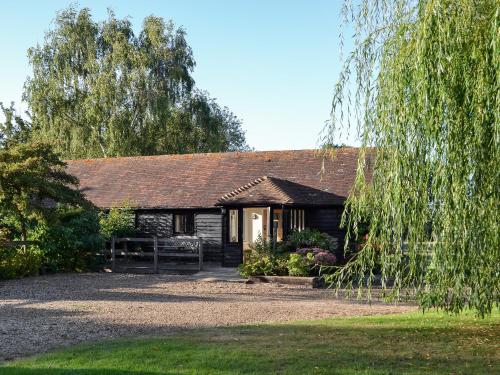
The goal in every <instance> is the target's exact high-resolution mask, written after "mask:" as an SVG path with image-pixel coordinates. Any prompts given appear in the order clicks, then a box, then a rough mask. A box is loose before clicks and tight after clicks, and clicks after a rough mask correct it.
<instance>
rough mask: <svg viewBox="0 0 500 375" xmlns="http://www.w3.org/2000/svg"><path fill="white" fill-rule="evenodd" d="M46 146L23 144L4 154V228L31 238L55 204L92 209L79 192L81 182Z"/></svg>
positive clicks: (0, 162) (0, 182)
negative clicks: (34, 227)
mask: <svg viewBox="0 0 500 375" xmlns="http://www.w3.org/2000/svg"><path fill="white" fill-rule="evenodd" d="M65 165H66V164H65V163H64V162H63V161H61V160H60V159H59V156H58V155H57V154H56V153H54V151H53V150H52V147H51V146H49V145H47V144H44V143H39V142H35V143H21V144H18V145H14V146H12V147H9V148H6V149H1V150H0V218H1V219H2V220H1V222H0V226H2V227H4V228H7V227H9V228H8V229H12V230H14V231H15V232H17V233H18V235H19V237H20V238H21V239H22V240H26V239H27V238H28V228H29V224H30V223H31V222H32V221H43V220H45V219H47V218H49V217H50V216H51V215H52V214H53V213H54V210H53V207H52V206H53V205H54V204H58V203H60V204H70V205H73V206H85V207H90V206H91V204H90V203H89V202H88V201H87V200H86V199H85V198H84V197H83V194H82V193H81V192H80V191H79V190H77V189H76V187H77V184H78V180H77V179H76V177H73V176H71V175H69V174H68V173H66V171H65Z"/></svg>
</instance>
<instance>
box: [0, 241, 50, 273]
mask: <svg viewBox="0 0 500 375" xmlns="http://www.w3.org/2000/svg"><path fill="white" fill-rule="evenodd" d="M41 264H42V256H41V253H40V251H39V249H38V248H37V247H34V246H20V247H7V246H0V280H6V279H13V278H17V277H25V276H32V275H36V274H38V271H39V269H40V266H41Z"/></svg>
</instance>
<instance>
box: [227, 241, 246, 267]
mask: <svg viewBox="0 0 500 375" xmlns="http://www.w3.org/2000/svg"><path fill="white" fill-rule="evenodd" d="M242 262H243V253H242V245H241V244H239V243H226V244H225V245H224V261H223V265H224V266H225V267H236V266H239V265H240V264H241V263H242Z"/></svg>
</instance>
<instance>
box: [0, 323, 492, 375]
mask: <svg viewBox="0 0 500 375" xmlns="http://www.w3.org/2000/svg"><path fill="white" fill-rule="evenodd" d="M380 319H383V318H378V319H377V320H375V319H373V320H370V319H363V320H358V321H356V320H354V319H352V320H347V319H346V320H343V323H341V324H339V323H338V322H335V320H333V319H330V320H327V321H322V322H318V323H315V324H307V323H298V324H283V325H263V326H257V327H252V326H244V327H236V328H226V329H218V330H215V329H212V330H198V331H195V330H192V331H189V332H186V333H184V334H181V335H176V336H173V337H170V338H153V339H134V340H118V341H109V342H101V343H98V344H95V345H86V346H76V347H73V348H69V349H66V350H63V351H59V352H54V353H50V354H46V355H42V356H39V357H34V358H31V359H26V360H21V361H15V362H12V363H9V364H7V366H10V367H0V373H1V374H28V375H39V374H40V375H41V374H49V375H60V374H76V375H80V374H89V375H94V374H110V375H114V374H125V375H127V374H130V375H132V374H146V375H150V374H177V373H183V374H192V373H196V374H219V373H223V374H276V373H280V374H359V373H363V374H429V373H432V374H450V373H455V374H488V373H494V372H495V371H496V370H497V369H498V368H500V362H499V355H498V353H497V351H496V349H495V344H496V342H497V338H498V333H499V328H500V326H499V324H498V321H496V323H491V324H490V323H485V324H483V323H470V322H469V323H467V324H464V322H461V321H453V320H444V321H436V322H432V320H429V321H427V323H426V322H423V323H422V322H421V321H420V320H419V319H418V318H413V319H409V320H407V321H405V320H401V321H397V320H396V321H391V320H386V321H385V323H384V322H382V323H380V322H379V320H380Z"/></svg>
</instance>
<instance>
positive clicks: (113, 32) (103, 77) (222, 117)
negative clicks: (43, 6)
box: [24, 6, 248, 158]
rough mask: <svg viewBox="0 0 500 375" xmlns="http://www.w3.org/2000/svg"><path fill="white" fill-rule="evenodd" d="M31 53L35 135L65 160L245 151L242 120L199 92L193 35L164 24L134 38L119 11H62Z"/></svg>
mask: <svg viewBox="0 0 500 375" xmlns="http://www.w3.org/2000/svg"><path fill="white" fill-rule="evenodd" d="M54 24H55V27H54V28H53V29H52V30H50V31H48V32H47V33H46V35H45V40H44V42H43V44H41V45H37V46H36V47H33V48H31V49H29V51H28V57H29V61H30V64H31V66H32V67H33V74H32V76H31V77H30V78H29V79H28V80H27V82H26V84H25V94H24V99H25V100H26V101H27V103H28V106H29V110H30V114H31V116H32V122H33V128H34V129H35V130H34V131H33V135H32V136H33V138H34V139H37V140H41V141H46V142H49V143H51V144H52V145H53V146H54V147H55V150H56V151H57V152H59V153H60V154H61V155H62V157H64V158H82V157H108V156H126V155H153V154H167V153H186V152H209V151H213V152H218V151H229V150H245V149H247V148H248V146H247V145H246V142H245V136H244V132H243V131H242V129H241V121H240V120H239V119H238V118H237V117H236V116H235V115H234V114H233V113H231V112H230V111H229V110H228V109H227V108H221V107H220V106H219V105H218V104H217V103H216V101H215V100H213V99H211V98H210V97H209V96H208V94H207V93H205V92H203V91H200V90H198V89H196V88H195V86H194V80H193V78H192V76H191V72H192V70H193V68H194V66H195V61H194V58H193V54H192V51H191V48H190V47H189V45H188V43H187V41H186V38H185V32H184V30H183V29H182V28H176V27H175V26H174V24H173V23H172V22H171V21H169V22H166V21H164V20H163V19H162V18H160V17H155V16H149V17H146V18H145V19H144V22H143V25H142V30H141V31H140V33H139V34H138V35H135V34H134V31H133V28H132V24H131V22H130V20H129V19H118V18H116V16H115V15H114V13H113V12H112V11H109V14H108V18H107V19H106V20H105V21H103V22H99V23H98V22H95V21H94V20H93V19H92V15H91V13H90V10H89V9H86V8H84V9H81V10H78V9H76V8H75V7H73V6H71V7H69V8H67V9H65V10H63V11H61V12H59V13H58V14H57V17H56V18H55V21H54Z"/></svg>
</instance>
